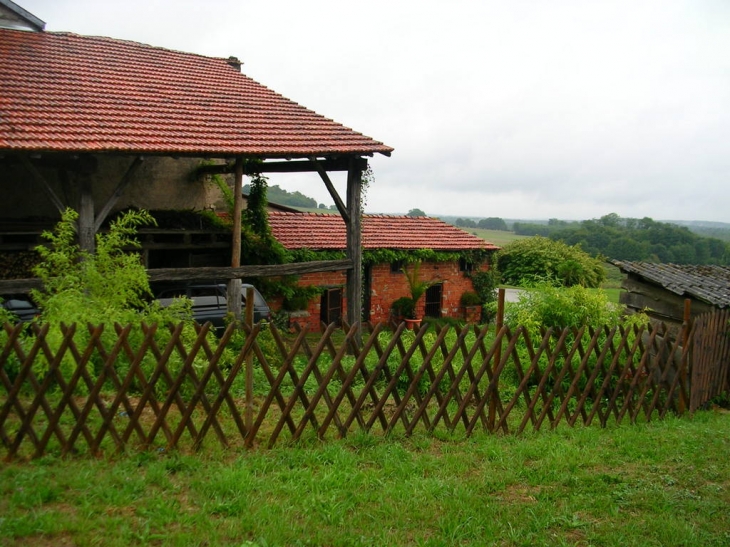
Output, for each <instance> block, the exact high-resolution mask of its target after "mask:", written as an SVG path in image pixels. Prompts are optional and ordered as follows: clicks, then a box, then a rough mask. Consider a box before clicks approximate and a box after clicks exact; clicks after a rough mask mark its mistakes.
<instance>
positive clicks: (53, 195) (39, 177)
mask: <svg viewBox="0 0 730 547" xmlns="http://www.w3.org/2000/svg"><path fill="white" fill-rule="evenodd" d="M20 163H22V164H23V166H24V167H25V168H26V170H27V171H28V172H29V173H30V174H31V176H32V177H33V179H35V181H36V182H37V183H38V184H39V185H40V187H41V188H42V189H43V191H44V192H45V193H46V195H47V196H48V199H50V200H51V203H53V205H54V206H55V207H56V209H58V212H59V213H63V212H64V211H65V210H66V206H65V205H64V204H63V202H62V201H61V200H60V199H59V198H58V196H57V195H56V192H54V191H53V188H51V186H50V185H49V184H48V181H47V180H46V179H45V178H44V177H43V175H41V173H40V171H38V169H36V166H35V165H33V164H32V163H31V162H30V160H29V159H28V157H27V156H26V155H24V154H21V155H20Z"/></svg>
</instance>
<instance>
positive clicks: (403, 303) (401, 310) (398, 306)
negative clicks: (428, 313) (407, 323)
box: [390, 296, 416, 319]
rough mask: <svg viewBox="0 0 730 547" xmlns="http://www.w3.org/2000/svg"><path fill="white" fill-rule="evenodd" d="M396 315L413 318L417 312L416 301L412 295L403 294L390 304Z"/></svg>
mask: <svg viewBox="0 0 730 547" xmlns="http://www.w3.org/2000/svg"><path fill="white" fill-rule="evenodd" d="M390 309H391V311H392V312H393V315H394V316H395V317H405V318H407V319H413V317H414V316H415V314H416V303H415V302H414V301H413V299H412V298H411V297H410V296H401V297H400V298H399V299H397V300H396V301H395V302H393V303H392V304H391V306H390Z"/></svg>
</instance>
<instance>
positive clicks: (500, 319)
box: [487, 288, 504, 433]
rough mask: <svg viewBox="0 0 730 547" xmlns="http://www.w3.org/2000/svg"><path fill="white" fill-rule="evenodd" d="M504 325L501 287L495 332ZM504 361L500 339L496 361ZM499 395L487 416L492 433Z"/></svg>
mask: <svg viewBox="0 0 730 547" xmlns="http://www.w3.org/2000/svg"><path fill="white" fill-rule="evenodd" d="M503 326H504V289H502V288H500V289H499V292H498V293H497V323H496V326H495V328H496V332H495V334H499V331H501V330H502V327H503ZM501 361H502V339H501V338H500V339H499V345H498V346H497V348H496V351H495V352H494V362H495V363H497V364H499V363H500V362H501ZM495 393H497V394H499V390H495ZM497 396H498V395H496V396H493V397H492V398H490V399H489V416H487V427H488V429H489V432H490V433H493V432H494V422H495V418H496V415H497Z"/></svg>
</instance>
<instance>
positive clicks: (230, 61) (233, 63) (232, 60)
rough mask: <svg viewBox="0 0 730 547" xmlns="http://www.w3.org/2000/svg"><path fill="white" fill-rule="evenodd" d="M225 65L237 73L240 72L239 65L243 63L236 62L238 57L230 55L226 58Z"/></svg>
mask: <svg viewBox="0 0 730 547" xmlns="http://www.w3.org/2000/svg"><path fill="white" fill-rule="evenodd" d="M226 63H228V64H229V65H231V66H232V67H233V68H235V69H236V70H237V71H238V72H241V65H242V64H243V63H242V62H241V61H239V60H238V57H234V56H233V55H231V56H230V57H228V60H227V61H226Z"/></svg>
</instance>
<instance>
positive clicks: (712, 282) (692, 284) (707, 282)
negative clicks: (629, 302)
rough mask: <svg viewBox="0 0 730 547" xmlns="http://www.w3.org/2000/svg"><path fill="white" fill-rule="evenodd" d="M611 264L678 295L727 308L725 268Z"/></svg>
mask: <svg viewBox="0 0 730 547" xmlns="http://www.w3.org/2000/svg"><path fill="white" fill-rule="evenodd" d="M613 264H615V265H616V266H618V267H619V268H621V270H622V271H623V272H625V273H630V274H634V275H637V276H639V277H642V278H643V279H645V280H647V281H649V282H651V283H654V284H656V285H659V286H660V287H663V288H664V289H666V290H668V291H669V292H672V293H674V294H677V295H679V296H688V297H694V298H697V299H698V300H702V301H703V302H707V303H708V304H712V305H713V306H717V307H719V308H727V307H729V306H730V268H728V267H726V266H695V265H688V264H682V265H680V264H655V263H651V262H621V261H613Z"/></svg>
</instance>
